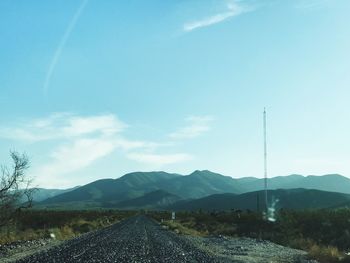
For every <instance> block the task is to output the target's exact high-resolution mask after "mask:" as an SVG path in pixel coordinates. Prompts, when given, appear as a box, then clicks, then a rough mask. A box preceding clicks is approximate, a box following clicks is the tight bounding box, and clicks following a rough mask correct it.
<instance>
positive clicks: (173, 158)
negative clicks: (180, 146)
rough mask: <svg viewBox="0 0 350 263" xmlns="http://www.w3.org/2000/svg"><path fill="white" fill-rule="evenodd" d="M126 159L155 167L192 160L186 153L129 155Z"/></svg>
mask: <svg viewBox="0 0 350 263" xmlns="http://www.w3.org/2000/svg"><path fill="white" fill-rule="evenodd" d="M127 157H128V158H129V159H131V160H134V161H137V162H140V163H146V164H151V165H155V166H157V167H162V166H164V165H168V164H174V163H179V162H184V161H189V160H191V159H193V157H192V156H191V155H190V154H187V153H175V154H153V153H130V154H128V155H127Z"/></svg>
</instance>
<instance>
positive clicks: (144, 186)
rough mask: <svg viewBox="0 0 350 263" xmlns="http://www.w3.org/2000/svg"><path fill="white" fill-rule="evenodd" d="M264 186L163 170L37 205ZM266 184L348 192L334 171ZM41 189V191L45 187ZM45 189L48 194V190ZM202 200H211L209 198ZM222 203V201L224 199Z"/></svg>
mask: <svg viewBox="0 0 350 263" xmlns="http://www.w3.org/2000/svg"><path fill="white" fill-rule="evenodd" d="M263 185H264V180H263V179H258V178H254V177H246V178H239V179H234V178H232V177H229V176H223V175H221V174H218V173H213V172H210V171H208V170H204V171H198V170H197V171H194V172H193V173H191V174H189V175H185V176H183V175H179V174H172V173H166V172H134V173H129V174H126V175H124V176H122V177H120V178H118V179H102V180H98V181H95V182H92V183H89V184H87V185H84V186H81V187H78V188H75V189H68V190H64V191H66V192H63V193H62V192H59V191H62V190H58V192H52V195H54V196H52V197H50V198H48V199H46V200H44V201H42V202H40V204H39V205H38V206H39V207H52V206H55V207H57V206H58V207H65V206H68V205H69V206H71V207H79V208H84V207H116V206H117V205H118V204H121V202H124V201H127V200H134V199H137V198H141V199H142V198H143V197H144V196H146V194H148V193H151V192H154V191H163V193H164V192H166V193H168V194H170V195H173V196H176V197H178V198H180V199H182V200H186V199H200V198H204V197H207V196H211V195H216V194H235V195H239V194H243V193H251V192H256V191H260V190H262V188H263ZM268 187H269V189H270V190H276V189H297V188H304V189H310V190H311V189H314V190H320V191H328V192H342V193H347V194H350V179H348V178H346V177H344V176H341V175H337V174H334V175H324V176H306V177H304V176H302V175H290V176H278V177H273V178H269V179H268ZM67 191H68V192H67ZM41 192H42V193H44V192H45V189H43V190H41ZM47 192H48V193H51V191H50V190H47ZM54 193H57V194H54ZM42 199H44V198H42ZM42 199H41V200H42ZM255 199H256V198H255ZM137 200H139V199H137ZM204 200H206V202H209V201H210V202H211V200H207V199H204ZM137 202H140V200H139V201H137ZM198 202H199V201H198ZM254 202H255V203H256V201H254ZM223 203H225V201H224V200H223ZM126 204H127V202H125V206H124V205H123V207H128V205H126ZM221 205H222V204H221ZM315 205H317V204H315ZM255 206H256V205H255ZM255 206H254V207H255ZM138 207H139V206H138ZM148 207H149V206H148ZM254 209H255V208H254Z"/></svg>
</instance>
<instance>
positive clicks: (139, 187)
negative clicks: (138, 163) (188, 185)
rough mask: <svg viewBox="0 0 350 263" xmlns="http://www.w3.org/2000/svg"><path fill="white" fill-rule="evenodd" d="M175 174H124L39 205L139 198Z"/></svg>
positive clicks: (98, 203) (110, 202)
mask: <svg viewBox="0 0 350 263" xmlns="http://www.w3.org/2000/svg"><path fill="white" fill-rule="evenodd" d="M178 176H179V175H177V174H169V173H165V172H150V173H144V172H135V173H130V174H126V175H124V176H123V177H121V178H118V179H102V180H98V181H95V182H92V183H90V184H87V185H84V186H81V187H79V188H77V189H75V190H73V191H71V192H68V193H64V194H61V195H58V196H55V197H53V198H49V199H47V200H45V201H43V202H41V205H50V204H62V203H68V202H69V203H71V202H75V203H79V205H81V204H83V203H84V202H88V203H91V202H92V203H95V204H96V205H97V206H100V205H101V206H103V205H104V204H105V203H108V204H110V205H112V204H115V203H119V202H121V201H123V200H127V199H132V198H136V197H140V196H142V195H144V194H145V193H147V192H151V191H155V190H158V189H159V187H158V184H160V183H161V182H162V181H165V180H169V179H171V178H175V177H178Z"/></svg>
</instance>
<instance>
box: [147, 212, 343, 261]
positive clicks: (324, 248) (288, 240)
mask: <svg viewBox="0 0 350 263" xmlns="http://www.w3.org/2000/svg"><path fill="white" fill-rule="evenodd" d="M152 216H153V217H154V218H155V219H156V220H158V221H160V222H162V221H163V224H164V225H165V226H166V227H167V228H169V229H171V230H174V231H175V232H178V233H180V234H190V235H198V236H210V235H224V236H233V237H238V236H245V237H252V238H257V239H266V240H270V241H272V242H275V243H278V244H281V245H284V246H288V247H292V248H296V249H302V250H305V251H308V253H309V255H310V257H311V258H314V259H317V260H318V261H319V262H325V263H333V262H350V257H349V256H347V255H346V253H347V252H349V251H350V209H336V210H331V209H328V210H326V209H325V210H305V211H287V210H280V211H279V212H278V213H277V215H276V221H275V222H269V221H265V220H263V217H262V215H261V213H255V212H251V211H239V210H238V211H229V212H203V211H197V212H178V213H176V220H175V221H172V220H170V219H169V218H170V213H169V212H162V213H152Z"/></svg>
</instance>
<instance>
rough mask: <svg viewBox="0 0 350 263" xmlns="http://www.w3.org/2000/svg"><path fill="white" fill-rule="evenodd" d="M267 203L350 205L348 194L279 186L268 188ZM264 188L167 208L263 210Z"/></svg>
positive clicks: (305, 206) (296, 206) (302, 206)
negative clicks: (280, 187)
mask: <svg viewBox="0 0 350 263" xmlns="http://www.w3.org/2000/svg"><path fill="white" fill-rule="evenodd" d="M268 202H269V204H270V205H271V204H272V203H273V202H275V206H274V208H276V209H280V208H285V209H296V210H298V209H317V208H330V207H332V208H333V207H340V206H345V205H348V204H350V195H349V194H343V193H336V192H326V191H320V190H310V189H278V190H269V191H268ZM263 208H264V191H257V192H250V193H244V194H240V195H235V194H216V195H211V196H207V197H204V198H200V199H196V200H185V201H180V202H177V203H175V204H174V205H171V206H169V207H168V209H171V210H199V209H202V210H231V209H235V210H237V209H240V210H245V209H249V210H252V211H257V210H259V211H262V210H263Z"/></svg>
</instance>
